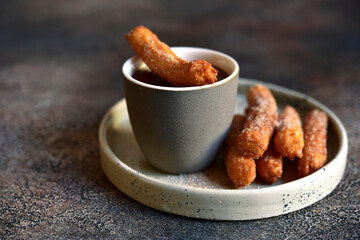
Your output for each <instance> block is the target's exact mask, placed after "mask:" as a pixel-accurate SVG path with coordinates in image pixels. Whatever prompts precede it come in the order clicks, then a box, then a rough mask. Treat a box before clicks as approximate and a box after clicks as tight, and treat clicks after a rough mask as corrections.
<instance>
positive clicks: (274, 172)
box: [256, 144, 283, 184]
mask: <svg viewBox="0 0 360 240" xmlns="http://www.w3.org/2000/svg"><path fill="white" fill-rule="evenodd" d="M272 145H273V144H270V145H269V147H268V149H267V150H266V151H265V153H264V154H263V156H262V157H260V158H259V159H257V160H256V170H257V173H258V174H259V176H260V177H261V178H262V179H263V180H265V181H266V182H268V183H270V184H272V183H275V182H276V180H278V179H279V178H280V177H281V176H282V173H283V161H282V156H281V155H280V154H279V153H277V152H276V151H275V150H274V148H273V146H272Z"/></svg>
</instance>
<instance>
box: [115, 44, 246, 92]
mask: <svg viewBox="0 0 360 240" xmlns="http://www.w3.org/2000/svg"><path fill="white" fill-rule="evenodd" d="M171 49H172V50H175V51H178V50H192V51H198V52H206V53H212V54H214V55H218V56H220V57H222V58H226V59H228V60H230V61H231V62H232V63H233V64H234V66H235V69H234V70H233V71H232V73H231V74H230V75H229V76H228V77H226V78H224V79H222V80H221V81H217V82H215V83H213V84H206V85H201V86H190V87H168V86H157V85H153V84H148V83H144V82H141V81H139V80H137V79H135V78H133V77H132V76H131V75H130V74H129V73H128V71H126V68H127V66H128V65H132V64H133V63H134V62H136V61H138V60H139V59H140V57H139V56H138V55H135V56H132V57H130V58H129V59H127V60H126V61H125V63H124V64H123V66H122V73H123V75H124V76H125V77H126V79H127V80H129V81H131V82H133V83H135V84H137V85H140V86H142V87H146V88H151V89H157V90H164V91H194V90H202V89H208V88H213V87H217V86H219V85H223V84H226V83H227V82H229V81H231V80H232V79H233V78H235V77H236V76H237V75H238V74H239V70H240V67H239V64H238V63H237V62H236V60H235V59H234V58H232V57H231V56H229V55H227V54H225V53H223V52H220V51H217V50H213V49H208V48H200V47H181V46H180V47H171ZM130 67H131V66H130Z"/></svg>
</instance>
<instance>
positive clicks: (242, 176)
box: [223, 115, 256, 188]
mask: <svg viewBox="0 0 360 240" xmlns="http://www.w3.org/2000/svg"><path fill="white" fill-rule="evenodd" d="M244 122H245V117H244V116H241V115H235V116H234V117H233V120H232V123H231V127H230V130H229V134H228V136H227V138H226V142H225V147H224V152H223V157H224V163H225V166H226V171H227V174H228V176H229V178H230V180H231V181H232V182H233V183H234V185H235V187H237V188H239V187H244V186H247V185H249V184H250V183H252V182H253V181H254V179H255V177H256V166H255V161H254V159H252V158H250V157H247V156H244V155H243V154H241V152H240V151H239V149H238V142H237V137H238V135H239V133H240V132H241V130H242V128H243V125H244Z"/></svg>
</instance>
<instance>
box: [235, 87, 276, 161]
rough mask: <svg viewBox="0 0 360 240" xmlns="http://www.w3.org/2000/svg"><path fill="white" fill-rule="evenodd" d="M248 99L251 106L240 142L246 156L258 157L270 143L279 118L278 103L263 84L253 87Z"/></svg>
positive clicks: (247, 111) (248, 109) (247, 112)
mask: <svg viewBox="0 0 360 240" xmlns="http://www.w3.org/2000/svg"><path fill="white" fill-rule="evenodd" d="M247 100H248V104H249V107H248V108H247V110H246V121H245V123H244V128H243V130H242V131H241V133H240V134H239V137H238V144H239V148H240V149H241V151H242V152H243V153H244V155H245V156H248V157H251V158H253V159H257V158H259V157H261V156H262V155H263V153H264V152H265V150H266V149H267V147H268V145H269V142H270V138H271V136H272V133H273V129H274V126H275V122H276V119H277V105H276V101H275V98H274V96H273V95H272V94H271V92H270V90H269V89H268V88H267V87H265V86H263V85H255V86H253V87H251V88H250V90H249V91H248V94H247Z"/></svg>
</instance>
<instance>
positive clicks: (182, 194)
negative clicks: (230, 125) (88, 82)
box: [99, 79, 348, 220]
mask: <svg viewBox="0 0 360 240" xmlns="http://www.w3.org/2000/svg"><path fill="white" fill-rule="evenodd" d="M257 83H262V84H264V85H266V86H267V87H269V89H270V90H271V91H272V93H273V94H274V96H275V98H276V100H277V103H278V106H279V110H281V108H282V107H283V106H285V105H287V104H290V105H292V106H294V107H295V108H296V109H297V110H298V111H299V113H300V115H301V116H302V117H303V116H304V114H306V113H307V112H308V111H309V110H311V109H314V108H318V109H321V110H323V111H325V112H326V113H327V114H328V116H329V126H328V142H327V149H328V161H327V163H326V165H325V166H324V167H323V168H321V169H320V170H318V171H316V172H315V173H313V174H311V175H309V176H307V177H304V178H301V179H298V178H297V176H296V171H297V166H296V163H294V162H291V161H285V162H284V174H283V177H282V178H281V179H279V180H278V181H277V182H276V183H275V184H273V185H269V184H266V183H264V182H262V181H261V180H260V179H256V180H255V182H253V183H252V184H251V185H249V186H248V187H245V188H241V189H233V187H232V185H231V182H230V181H229V179H228V178H227V176H226V171H225V168H224V164H223V160H222V157H221V156H219V157H218V158H217V159H216V160H215V161H214V162H213V163H212V164H211V165H210V166H209V167H207V168H206V169H204V170H202V171H199V172H196V173H191V174H178V175H174V174H166V173H164V172H162V171H159V170H157V169H156V168H154V167H153V166H152V165H150V164H149V163H148V161H146V159H145V157H144V155H143V153H142V152H141V150H140V148H139V146H138V144H137V142H136V140H135V137H134V132H133V129H132V127H131V124H130V121H129V116H128V111H127V106H126V101H125V100H121V101H119V102H118V103H117V104H115V105H114V106H113V107H112V108H111V109H110V110H109V112H108V113H107V114H106V115H105V117H104V118H103V120H102V122H101V125H100V129H99V142H100V156H101V165H102V167H103V170H104V172H105V174H106V175H107V177H108V178H109V179H110V181H111V182H112V183H113V184H114V185H115V186H116V187H117V188H118V189H119V190H121V191H122V192H124V193H125V194H127V195H128V196H130V197H131V198H133V199H135V200H136V201H139V202H140V203H142V204H144V205H147V206H149V207H152V208H155V209H158V210H161V211H165V212H169V213H173V214H178V215H183V216H188V217H194V218H204V219H215V220H249V219H260V218H267V217H273V216H278V215H281V214H286V213H289V212H293V211H296V210H298V209H301V208H304V207H307V206H309V205H311V204H313V203H315V202H317V201H319V200H320V199H322V198H324V197H325V196H326V195H328V194H329V193H330V192H332V191H333V190H334V189H335V187H336V186H337V185H338V184H339V182H340V180H341V178H342V176H343V174H344V170H345V165H346V158H347V151H348V140H347V134H346V131H345V129H344V127H343V124H342V123H341V121H340V120H339V119H338V117H337V116H336V115H335V114H334V113H333V112H332V111H331V110H329V108H327V107H326V106H324V105H323V104H321V103H319V102H318V101H316V100H315V99H313V98H311V97H309V96H307V95H304V94H301V93H298V92H295V91H292V90H289V89H285V88H282V87H279V86H275V85H271V84H266V83H263V82H259V81H254V80H247V79H240V81H239V88H238V92H237V99H236V107H235V113H243V112H244V110H245V108H246V105H247V104H246V92H247V91H248V89H249V88H250V87H251V86H252V85H254V84H257ZM154 144H155V143H154Z"/></svg>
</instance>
